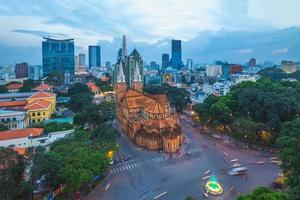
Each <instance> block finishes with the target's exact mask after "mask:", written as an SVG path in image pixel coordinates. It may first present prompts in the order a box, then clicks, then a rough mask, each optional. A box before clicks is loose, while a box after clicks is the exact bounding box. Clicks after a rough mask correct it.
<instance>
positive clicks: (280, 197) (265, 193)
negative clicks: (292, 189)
mask: <svg viewBox="0 0 300 200" xmlns="http://www.w3.org/2000/svg"><path fill="white" fill-rule="evenodd" d="M237 200H291V199H290V198H289V197H288V196H287V195H286V194H285V193H281V192H273V191H272V190H270V189H269V188H265V187H258V188H256V189H255V190H254V191H253V192H252V193H251V194H247V195H244V196H238V198H237Z"/></svg>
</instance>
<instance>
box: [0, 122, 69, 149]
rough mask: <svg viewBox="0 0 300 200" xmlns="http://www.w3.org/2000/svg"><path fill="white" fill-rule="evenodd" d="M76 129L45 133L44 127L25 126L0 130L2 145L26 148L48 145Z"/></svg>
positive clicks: (0, 143)
mask: <svg viewBox="0 0 300 200" xmlns="http://www.w3.org/2000/svg"><path fill="white" fill-rule="evenodd" d="M73 132H74V130H66V131H58V132H52V133H47V134H45V133H44V129H43V128H25V129H18V130H9V131H1V132H0V147H12V148H15V149H16V150H18V152H19V150H26V149H27V148H28V147H38V146H48V145H49V144H51V143H52V142H54V141H56V140H58V139H61V138H64V137H65V136H67V135H69V134H71V133H73Z"/></svg>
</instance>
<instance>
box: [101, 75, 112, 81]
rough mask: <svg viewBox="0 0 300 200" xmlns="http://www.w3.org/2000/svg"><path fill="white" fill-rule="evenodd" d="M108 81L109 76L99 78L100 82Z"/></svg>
mask: <svg viewBox="0 0 300 200" xmlns="http://www.w3.org/2000/svg"><path fill="white" fill-rule="evenodd" d="M109 79H110V78H109V76H102V77H101V80H102V81H109Z"/></svg>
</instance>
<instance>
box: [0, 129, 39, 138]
mask: <svg viewBox="0 0 300 200" xmlns="http://www.w3.org/2000/svg"><path fill="white" fill-rule="evenodd" d="M43 131H44V129H43V128H24V129H17V130H8V131H1V132H0V141H4V140H13V139H18V138H25V137H29V136H34V137H36V136H40V135H41V134H42V133H43Z"/></svg>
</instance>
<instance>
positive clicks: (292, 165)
mask: <svg viewBox="0 0 300 200" xmlns="http://www.w3.org/2000/svg"><path fill="white" fill-rule="evenodd" d="M277 144H278V145H279V147H280V151H279V158H280V159H281V161H282V165H281V168H282V170H283V173H284V175H285V176H286V177H287V185H288V189H289V193H290V196H291V197H293V198H294V199H299V198H300V146H299V144H300V118H297V119H295V120H293V121H291V122H286V123H284V124H283V126H282V130H281V133H280V137H279V138H278V139H277Z"/></svg>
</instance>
